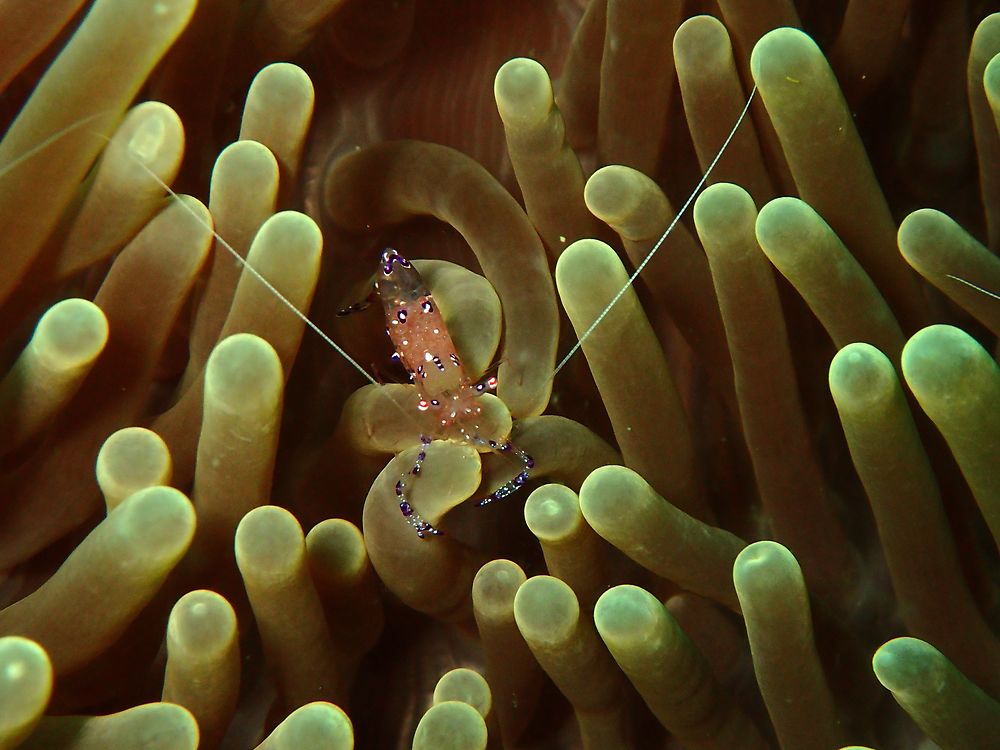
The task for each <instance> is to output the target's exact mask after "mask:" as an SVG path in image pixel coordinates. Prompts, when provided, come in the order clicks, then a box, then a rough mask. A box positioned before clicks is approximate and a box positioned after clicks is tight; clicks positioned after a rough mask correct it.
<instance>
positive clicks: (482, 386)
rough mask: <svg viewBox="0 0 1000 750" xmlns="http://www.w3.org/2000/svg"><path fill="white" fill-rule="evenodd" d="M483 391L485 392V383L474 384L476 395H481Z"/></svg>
mask: <svg viewBox="0 0 1000 750" xmlns="http://www.w3.org/2000/svg"><path fill="white" fill-rule="evenodd" d="M485 390H486V384H485V383H476V393H482V392H483V391H485Z"/></svg>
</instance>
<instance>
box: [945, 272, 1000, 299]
mask: <svg viewBox="0 0 1000 750" xmlns="http://www.w3.org/2000/svg"><path fill="white" fill-rule="evenodd" d="M945 276H947V277H948V278H949V279H954V280H955V281H959V282H961V283H963V284H965V285H966V286H968V287H972V288H973V289H975V290H976V291H977V292H982V293H983V294H985V295H986V296H987V297H992V298H993V299H1000V294H997V293H996V292H991V291H990V290H989V289H984V288H983V287H981V286H979V285H978V284H973V283H972V282H971V281H966V280H965V279H963V278H962V277H961V276H954V275H952V274H950V273H946V274H945Z"/></svg>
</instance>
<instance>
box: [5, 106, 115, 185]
mask: <svg viewBox="0 0 1000 750" xmlns="http://www.w3.org/2000/svg"><path fill="white" fill-rule="evenodd" d="M114 113H115V110H112V109H102V110H100V111H99V112H94V113H93V114H89V115H87V116H86V117H81V118H80V119H79V120H75V121H74V122H71V123H70V124H69V125H67V126H66V127H64V128H60V129H59V130H57V131H56V132H54V133H52V134H51V135H49V136H48V137H46V138H43V139H42V140H40V141H39V142H38V143H36V144H35V145H34V146H32V147H31V148H29V149H28V150H27V151H25V152H24V153H23V154H21V155H20V156H18V157H16V158H14V159H12V160H11V161H9V162H7V163H6V164H4V165H3V167H2V168H0V175H5V174H7V173H8V172H10V171H13V170H14V169H17V167H18V166H20V165H21V164H23V163H24V162H26V161H28V160H29V159H30V158H31V157H33V156H35V154H39V153H41V152H42V151H44V150H45V149H47V148H48V147H49V146H51V145H52V144H53V143H55V142H56V141H59V140H61V139H62V138H64V137H66V136H67V135H69V134H70V133H72V132H73V131H74V130H76V129H77V128H81V127H83V126H84V125H87V124H88V123H91V122H93V121H94V120H97V119H99V118H101V117H106V116H108V115H112V114H114ZM14 122H17V120H16V119H15V120H14ZM94 135H97V136H100V137H101V138H104V140H110V139H109V138H108V137H107V136H106V135H104V134H102V133H94Z"/></svg>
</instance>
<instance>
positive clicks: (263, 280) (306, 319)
mask: <svg viewBox="0 0 1000 750" xmlns="http://www.w3.org/2000/svg"><path fill="white" fill-rule="evenodd" d="M135 162H136V163H137V164H138V165H139V166H140V167H142V168H143V169H144V170H145V171H146V173H147V174H148V175H149V176H150V177H152V178H153V179H154V180H156V182H157V184H159V186H160V187H161V188H163V189H164V190H166V191H167V192H168V193H169V194H170V195H171V196H173V198H174V200H175V201H176V202H177V203H179V204H180V205H181V206H183V207H184V210H185V211H187V212H188V213H189V214H191V216H193V217H194V219H195V221H197V222H198V223H199V224H201V225H202V226H203V227H205V229H207V230H208V231H210V232H211V233H212V234H213V235H214V236H215V239H216V240H218V242H219V244H220V245H222V246H223V247H224V248H226V250H227V251H228V252H229V254H230V255H232V256H233V258H235V259H236V261H237V262H238V263H239V264H240V265H241V266H243V268H244V269H246V270H247V271H249V272H250V275H251V276H253V277H254V278H255V279H257V281H259V282H260V283H261V284H263V285H264V288H265V289H267V290H268V291H269V292H271V294H273V295H274V296H275V297H277V298H278V300H279V301H280V302H281V303H282V304H283V305H284V306H285V307H287V308H288V309H289V310H291V311H292V312H293V313H294V314H295V315H296V316H297V317H298V319H299V320H301V321H302V322H303V323H305V324H306V325H307V326H309V328H311V329H312V330H313V331H314V332H315V333H316V335H317V336H319V337H320V338H321V339H323V341H325V342H326V343H327V344H329V345H330V346H332V347H333V349H334V350H335V351H336V352H337V353H338V354H339V355H340V356H341V357H343V358H344V359H346V360H347V361H348V362H350V363H351V365H352V366H353V367H354V369H355V370H357V371H358V372H360V373H361V374H362V375H363V376H364V378H365V380H367V381H368V382H369V383H372V384H373V385H378V381H377V380H375V378H373V377H372V376H371V375H369V374H368V372H367V370H365V368H364V367H362V366H361V365H359V364H358V363H357V361H355V359H354V358H353V357H352V356H351V355H350V354H348V353H347V352H346V351H345V350H344V348H343V347H342V346H340V344H338V343H337V342H336V341H334V340H333V339H332V338H330V337H329V336H328V335H327V334H326V333H325V332H324V331H323V329H321V328H320V327H319V326H318V325H316V324H315V323H313V322H312V321H311V320H309V317H308V316H307V315H306V314H305V313H303V312H302V311H301V310H299V308H297V307H296V306H295V305H293V304H292V302H291V300H289V299H288V298H287V297H286V296H285V295H284V294H282V293H281V292H279V291H278V289H277V287H275V286H274V284H272V283H271V282H270V281H268V280H267V279H266V278H264V276H263V274H261V273H260V271H258V270H257V269H256V268H254V267H253V266H252V265H250V264H249V263H247V261H246V258H244V257H243V256H242V255H240V254H239V253H238V252H236V250H235V248H233V246H232V245H230V244H229V243H228V242H226V240H225V239H223V238H222V236H221V235H220V234H219V233H218V232H216V231H215V228H214V227H212V226H211V225H210V224H209V223H208V222H207V221H205V219H204V218H203V217H202V216H201V214H199V213H198V212H197V211H195V210H194V209H193V208H191V206H189V205H188V204H187V203H185V202H184V201H182V200H180V196H178V195H177V193H175V192H174V191H173V190H171V189H170V186H169V185H167V184H166V183H165V182H164V181H163V180H161V179H160V176H159V175H158V174H156V172H154V171H153V170H152V169H150V168H149V167H147V166H146V165H145V164H143V163H142V162H141V161H140V160H139V159H136V160H135Z"/></svg>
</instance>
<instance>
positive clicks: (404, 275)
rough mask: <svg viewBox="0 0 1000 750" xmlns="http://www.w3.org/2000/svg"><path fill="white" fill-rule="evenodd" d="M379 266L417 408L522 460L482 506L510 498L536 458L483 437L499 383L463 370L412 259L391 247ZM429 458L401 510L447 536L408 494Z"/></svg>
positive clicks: (422, 528)
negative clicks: (485, 406)
mask: <svg viewBox="0 0 1000 750" xmlns="http://www.w3.org/2000/svg"><path fill="white" fill-rule="evenodd" d="M379 263H380V268H379V274H378V280H377V281H376V282H375V289H376V291H377V292H378V295H379V297H380V298H381V300H382V308H383V310H384V311H385V328H386V333H388V334H389V338H390V340H391V341H392V344H393V346H394V347H395V349H396V353H395V354H394V356H393V358H394V359H396V360H398V361H399V362H400V363H401V364H402V365H403V367H405V368H406V371H407V372H408V373H409V374H410V379H411V380H412V381H413V383H414V385H416V387H417V392H418V394H419V397H420V398H419V401H418V402H417V408H418V409H419V410H420V411H430V412H433V413H434V415H435V416H436V417H437V418H436V419H435V424H436V426H437V432H438V434H439V435H440V436H441V437H451V438H454V439H457V440H464V441H466V442H469V443H472V444H473V445H474V446H476V447H486V448H490V449H491V450H494V451H497V452H499V453H505V454H512V455H514V456H515V457H516V458H517V459H518V460H519V461H520V462H521V465H522V468H521V471H520V472H518V473H517V474H516V475H515V476H514V478H513V479H511V480H509V481H508V482H507V483H506V484H504V485H503V486H501V487H500V488H499V489H497V490H495V491H494V492H492V493H491V494H490V495H488V496H487V497H486V498H484V499H483V500H480V501H479V502H478V505H487V504H489V503H491V502H493V501H494V500H501V499H503V498H505V497H507V496H508V495H510V494H511V493H513V492H515V491H516V490H517V489H518V488H519V487H521V486H522V485H524V484H525V483H526V482H527V481H528V476H529V473H530V471H531V469H532V467H533V466H534V465H535V464H534V460H533V459H532V458H531V456H529V455H528V454H527V453H525V452H524V451H522V450H521V449H520V448H516V447H515V446H514V445H513V444H512V443H511V442H510V441H509V440H507V441H503V442H498V441H496V440H489V439H486V438H483V437H482V436H481V435H480V424H479V419H480V416H481V414H482V411H483V410H482V407H481V406H480V405H479V399H478V396H479V394H481V393H483V392H484V391H485V390H487V389H488V388H492V387H494V386H495V384H496V379H495V378H490V379H489V380H487V381H486V382H485V383H473V381H472V378H470V377H469V375H468V373H467V372H466V371H465V368H464V367H463V366H462V361H461V360H460V359H459V357H458V352H457V351H456V349H455V344H454V342H453V341H452V339H451V335H450V334H449V333H448V328H447V326H446V325H445V322H444V318H443V317H442V316H441V311H440V310H439V309H438V307H437V304H436V303H435V301H434V298H433V296H432V295H431V291H430V289H429V288H428V287H427V284H426V283H425V282H424V280H423V278H422V277H421V276H420V272H419V271H417V269H416V268H414V267H413V265H412V264H411V263H410V262H409V261H408V260H406V258H404V257H403V256H402V255H400V254H399V253H397V252H396V251H395V250H393V249H392V248H386V249H385V250H384V251H382V257H381V259H380V261H379ZM420 441H421V443H422V445H424V446H426V445H427V444H429V443H430V442H431V438H430V437H428V436H427V435H421V436H420ZM425 457H426V454H425V451H424V449H423V448H421V450H420V453H418V454H417V459H416V461H415V462H414V464H413V468H411V469H410V471H409V472H407V473H406V474H403V476H402V478H400V479H399V481H397V482H396V496H397V497H398V498H399V510H400V512H401V513H402V514H403V518H405V519H406V521H407V522H408V523H409V524H410V525H411V526H412V527H413V528H414V529H415V530H416V532H417V536H419V537H421V538H424V537H426V536H427V535H428V534H431V535H438V534H440V533H441V532H440V530H438V529H436V528H434V527H433V526H432V525H431V524H430V523H428V522H427V521H425V520H424V519H423V518H422V517H421V516H420V514H419V513H417V512H416V510H414V508H413V504H412V503H411V502H410V495H409V493H408V489H409V488H410V486H411V485H412V481H413V479H412V478H415V477H417V476H419V474H420V468H421V465H422V464H423V461H424V458H425Z"/></svg>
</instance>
